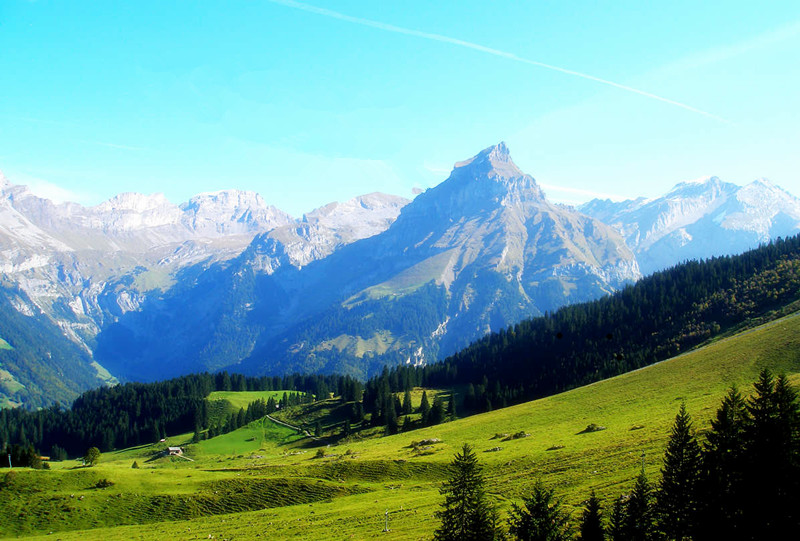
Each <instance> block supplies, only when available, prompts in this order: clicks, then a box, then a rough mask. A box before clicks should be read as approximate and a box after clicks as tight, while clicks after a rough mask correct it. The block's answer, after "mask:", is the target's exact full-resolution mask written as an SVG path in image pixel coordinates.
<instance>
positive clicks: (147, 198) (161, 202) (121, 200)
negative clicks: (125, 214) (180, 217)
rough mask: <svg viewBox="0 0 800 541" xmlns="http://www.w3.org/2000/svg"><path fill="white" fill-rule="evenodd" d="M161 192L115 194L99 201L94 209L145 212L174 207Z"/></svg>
mask: <svg viewBox="0 0 800 541" xmlns="http://www.w3.org/2000/svg"><path fill="white" fill-rule="evenodd" d="M174 206H175V205H173V204H172V203H170V202H169V201H168V200H167V198H166V197H165V196H164V194H163V193H154V194H150V195H145V194H141V193H135V192H125V193H121V194H118V195H115V196H114V197H112V198H111V199H109V200H108V201H105V202H103V203H100V204H99V205H97V206H96V207H95V210H98V211H100V212H113V211H133V212H147V211H149V210H156V209H161V208H164V207H174Z"/></svg>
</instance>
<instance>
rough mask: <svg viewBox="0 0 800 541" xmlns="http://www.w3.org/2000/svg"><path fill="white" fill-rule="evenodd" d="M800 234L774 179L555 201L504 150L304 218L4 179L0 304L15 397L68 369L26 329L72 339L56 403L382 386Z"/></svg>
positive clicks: (214, 197) (4, 393) (233, 201)
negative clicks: (488, 339)
mask: <svg viewBox="0 0 800 541" xmlns="http://www.w3.org/2000/svg"><path fill="white" fill-rule="evenodd" d="M798 231H800V201H798V200H797V199H796V198H794V197H793V196H791V195H789V194H788V193H786V192H784V191H783V190H781V189H780V188H777V187H775V186H773V185H771V184H769V183H768V182H767V181H763V180H762V181H756V182H754V183H753V184H750V185H748V186H745V187H743V188H740V187H738V186H735V185H733V184H728V183H724V182H722V181H720V180H719V179H717V178H715V177H712V178H710V179H707V180H705V181H703V182H698V183H684V184H679V185H678V186H676V187H675V188H674V189H673V190H672V191H670V192H669V193H668V194H667V195H665V196H664V197H663V198H658V199H654V200H644V199H636V200H629V201H624V202H621V203H614V202H611V201H600V200H594V201H591V202H589V203H587V204H585V205H583V206H581V207H579V208H578V209H577V210H576V209H574V208H571V207H567V206H563V205H554V204H552V203H550V202H549V201H548V200H547V198H546V197H545V194H544V193H543V192H542V190H541V188H540V187H539V186H538V185H537V184H536V181H535V180H534V179H533V178H532V177H531V176H529V175H526V174H524V173H523V172H522V171H520V170H519V169H518V168H517V167H516V165H515V164H514V163H513V161H512V160H511V158H510V156H509V152H508V149H507V148H506V146H505V144H503V143H501V144H499V145H496V146H493V147H489V148H487V149H485V150H483V151H482V152H480V153H479V154H477V155H476V156H474V157H473V158H471V159H469V160H466V161H464V162H460V163H457V164H456V165H455V167H454V169H453V172H452V173H451V175H450V177H449V178H448V179H447V180H445V181H444V182H442V183H441V184H439V185H438V186H436V187H435V188H431V189H429V190H427V191H426V192H424V193H422V194H420V195H419V196H417V197H416V198H415V199H414V200H413V201H411V202H409V201H408V200H406V199H404V198H400V197H396V196H390V195H385V194H378V193H375V194H369V195H365V196H361V197H357V198H354V199H352V200H350V201H347V202H345V203H332V204H330V205H326V206H324V207H322V208H319V209H316V210H314V211H312V212H309V213H307V214H305V215H304V216H303V217H301V218H300V219H294V218H292V217H291V216H289V215H288V214H286V213H284V212H282V211H280V210H279V209H277V208H275V207H272V206H270V205H267V204H266V202H264V200H263V199H262V198H261V197H260V196H259V195H258V194H255V193H252V192H240V191H236V190H229V191H222V192H217V193H207V194H200V195H197V196H195V197H193V198H191V199H190V200H189V201H188V202H186V203H184V204H181V205H174V204H172V203H170V202H169V201H167V200H166V199H165V198H164V197H163V196H161V195H151V196H145V195H141V194H121V195H119V196H116V197H114V198H112V199H111V200H109V201H107V202H105V203H102V204H100V205H97V206H95V207H83V206H81V205H78V204H75V203H64V204H54V203H53V202H51V201H49V200H46V199H43V198H40V197H37V196H35V195H33V194H31V193H30V192H29V191H28V190H27V189H26V188H25V187H23V186H15V185H12V184H11V183H10V182H9V181H8V180H7V179H5V178H4V177H2V175H0V280H1V282H0V286H2V289H0V301H2V299H7V303H6V304H5V306H12V307H14V309H15V311H16V313H15V314H14V315H13V317H11V316H10V315H8V314H4V315H3V314H0V339H3V340H4V341H5V342H7V343H8V344H9V345H10V346H11V347H13V348H15V349H13V350H12V349H8V348H3V347H0V400H5V401H6V402H7V403H10V404H15V403H25V404H27V405H33V406H35V405H43V404H46V403H47V397H48V389H51V388H53V389H55V387H53V381H54V380H56V379H58V377H59V376H58V373H59V370H60V372H61V373H65V372H64V370H62V369H54V368H53V367H54V366H61V365H59V364H58V363H56V362H54V361H53V360H52V358H51V357H52V354H51V357H47V355H39V354H34V353H30V354H25V355H22V352H23V351H25V347H26V346H25V342H28V341H30V337H28V338H25V337H24V336H23V335H22V334H20V331H19V329H20V328H21V327H20V321H24V320H25V318H28V320H29V321H30V323H31V325H33V326H37V328H38V326H40V325H41V324H42V323H41V322H42V321H46V322H48V325H52V328H53V329H58V330H59V331H60V333H59V332H50V331H47V332H44V331H43V334H42V336H46V339H43V342H42V343H41V344H38V346H39V347H40V349H41V348H44V349H41V350H42V351H45V350H46V351H59V352H62V353H59V355H62V356H63V357H64V358H65V359H66V358H67V357H69V359H70V360H69V361H66V360H65V361H63V363H66V364H64V366H66V365H67V364H69V365H70V366H73V365H74V366H73V368H71V369H70V374H71V375H70V376H69V378H71V379H70V383H69V385H64V384H63V382H62V384H61V386H60V387H59V388H58V389H59V391H58V393H56V394H54V395H52V396H51V397H50V398H51V399H59V400H68V399H69V397H70V396H74V393H75V391H76V390H79V389H83V388H88V387H91V386H94V385H98V384H101V383H103V382H107V381H114V378H119V379H122V380H154V379H160V378H163V377H168V376H173V375H178V374H183V373H187V372H196V371H199V370H221V369H228V370H235V371H240V372H247V373H251V374H275V373H283V372H286V371H318V372H334V371H335V372H342V373H349V374H353V375H357V376H361V377H364V376H367V375H369V374H372V373H374V372H376V371H378V370H380V369H381V367H382V366H383V365H384V364H387V363H388V364H391V363H424V362H429V361H432V360H435V359H437V358H441V357H442V356H444V355H447V354H449V353H452V352H455V351H457V350H458V349H459V348H462V347H463V346H465V345H467V344H468V343H469V342H470V341H472V340H475V339H477V338H479V337H480V336H482V335H484V334H485V333H486V332H488V331H489V330H496V329H499V328H502V327H505V326H507V325H509V324H512V323H515V322H517V321H519V320H520V319H523V318H526V317H530V316H534V315H538V314H541V313H543V312H545V311H552V310H554V309H556V308H558V307H560V306H562V305H564V304H568V303H573V302H578V301H584V300H589V299H593V298H596V297H599V296H602V295H604V294H606V293H609V292H612V291H614V290H616V289H618V288H620V287H621V286H623V285H624V284H626V283H630V282H632V281H635V280H637V279H638V278H639V277H640V276H641V273H640V268H641V269H642V271H643V272H645V273H649V272H651V271H653V270H657V269H661V268H665V267H668V266H671V265H674V264H675V263H677V262H679V261H682V260H685V259H691V258H700V257H708V256H711V255H721V254H725V253H736V252H741V251H743V250H745V249H747V248H749V247H753V246H755V245H757V244H758V243H759V242H763V241H766V240H768V239H769V238H773V237H775V236H787V235H790V234H793V233H796V232H798ZM19 317H23V320H19ZM4 322H6V323H7V325H5V326H3V323H4ZM37 322H38V323H37ZM25 336H27V335H25ZM57 342H58V343H57ZM62 342H63V343H62ZM2 344H3V342H0V346H2ZM48 344H50V345H51V346H52V347H48ZM70 348H72V349H70ZM67 350H69V352H70V353H69V354H68V355H67V354H66V353H63V352H65V351H67ZM11 351H16V353H15V355H17V357H18V358H15V359H16V360H13V362H12V359H11V357H10V355H11V353H9V352H11ZM31 351H33V350H31ZM4 355H5V356H7V357H4ZM106 370H107V371H106ZM76 374H77V375H76ZM65 377H66V376H65Z"/></svg>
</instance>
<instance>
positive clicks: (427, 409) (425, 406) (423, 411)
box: [419, 391, 431, 426]
mask: <svg viewBox="0 0 800 541" xmlns="http://www.w3.org/2000/svg"><path fill="white" fill-rule="evenodd" d="M419 413H420V415H421V416H422V426H427V425H428V418H429V417H430V413H431V404H430V402H428V392H427V391H422V401H421V402H420V404H419Z"/></svg>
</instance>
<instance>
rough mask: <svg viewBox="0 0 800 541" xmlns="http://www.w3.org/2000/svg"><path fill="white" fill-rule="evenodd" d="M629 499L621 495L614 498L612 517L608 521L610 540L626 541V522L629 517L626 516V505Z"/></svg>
mask: <svg viewBox="0 0 800 541" xmlns="http://www.w3.org/2000/svg"><path fill="white" fill-rule="evenodd" d="M626 503H627V500H626V499H625V497H623V496H620V497H619V498H617V499H616V500H614V506H613V507H612V508H611V517H610V518H609V521H608V539H609V541H626V539H627V537H626V536H625V524H626V522H627V518H626V516H625V506H626Z"/></svg>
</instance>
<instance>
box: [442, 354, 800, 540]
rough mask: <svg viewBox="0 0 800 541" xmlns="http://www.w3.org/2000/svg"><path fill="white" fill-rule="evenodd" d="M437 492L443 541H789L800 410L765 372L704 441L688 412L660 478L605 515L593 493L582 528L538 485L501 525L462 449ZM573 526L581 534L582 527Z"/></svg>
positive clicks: (794, 516)
mask: <svg viewBox="0 0 800 541" xmlns="http://www.w3.org/2000/svg"><path fill="white" fill-rule="evenodd" d="M451 471H452V476H451V478H450V480H449V481H447V482H446V483H445V484H444V485H443V487H442V489H441V493H442V494H443V495H444V497H445V499H444V502H443V503H442V507H441V509H440V510H439V511H438V512H437V517H438V518H439V520H440V521H441V524H440V526H439V528H438V529H437V530H436V532H435V539H439V540H456V539H458V540H478V539H480V540H487V539H504V538H505V537H506V534H507V533H508V534H510V535H511V537H512V538H515V539H525V540H547V541H569V540H572V539H575V538H576V537H577V539H579V540H581V541H602V540H609V541H666V540H679V541H684V540H697V541H701V540H717V539H748V540H760V539H785V538H787V535H788V533H789V532H797V531H798V527H800V509H798V507H797V502H798V501H800V403H799V402H798V396H797V391H796V390H795V389H794V388H793V387H792V386H791V385H790V384H789V382H788V380H787V378H786V376H784V375H780V376H778V377H777V378H775V377H773V375H772V374H771V373H770V372H769V370H766V369H765V370H763V371H762V372H761V374H760V375H759V378H758V380H757V381H756V382H755V384H754V393H753V394H752V396H750V397H749V398H747V399H745V398H744V397H742V395H741V394H740V393H739V392H738V391H737V390H736V389H735V388H734V389H731V390H730V391H729V392H728V394H727V396H725V398H724V399H723V400H722V404H721V405H720V407H719V409H718V410H717V412H716V416H715V417H714V418H713V420H712V421H711V427H710V429H709V430H708V431H707V432H706V434H705V438H704V439H703V440H702V441H701V440H700V439H699V438H698V437H697V435H696V433H695V431H694V429H693V426H692V420H691V417H690V415H689V414H688V413H687V411H686V407H685V405H682V406H681V408H680V410H679V412H678V414H677V416H676V417H675V422H674V424H673V426H672V429H671V432H670V437H669V441H668V444H667V447H666V450H665V452H664V458H663V465H662V468H661V478H660V480H659V481H658V482H657V483H655V484H651V482H650V481H649V480H648V478H647V476H646V475H645V473H644V469H642V472H641V473H640V474H639V476H638V477H637V478H636V480H635V482H634V484H633V486H632V488H631V490H630V491H629V492H627V493H625V494H622V495H620V496H619V497H618V498H615V499H614V500H613V503H612V504H611V507H610V509H607V510H605V511H604V509H603V505H602V502H601V501H600V499H599V498H598V497H597V495H596V494H595V493H594V492H592V493H591V495H590V496H589V498H588V499H587V500H586V502H585V507H584V510H583V513H582V514H581V516H580V517H579V519H578V521H577V524H573V521H572V517H571V516H570V514H569V513H568V512H567V511H566V510H565V507H564V505H563V504H562V502H561V501H560V500H559V499H558V498H557V497H556V496H555V494H554V491H553V490H552V489H547V488H545V487H544V486H543V485H542V484H541V483H540V482H539V483H537V484H536V485H535V486H534V488H533V490H532V492H531V494H530V495H529V496H528V497H526V498H525V499H524V501H523V502H522V504H521V505H519V504H517V503H515V504H513V505H512V508H511V511H510V513H509V516H508V519H507V521H506V523H505V524H504V523H503V521H501V520H500V517H499V513H498V511H497V509H496V508H495V507H494V505H493V503H492V502H491V501H490V499H489V498H488V496H487V495H486V492H485V490H484V479H483V476H482V474H481V467H480V464H478V462H477V457H476V455H475V453H474V451H472V449H471V448H470V447H469V446H468V445H465V446H464V448H463V449H462V451H461V452H460V453H458V454H456V456H455V458H454V459H453V462H452V463H451ZM576 526H577V527H576Z"/></svg>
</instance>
